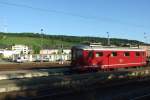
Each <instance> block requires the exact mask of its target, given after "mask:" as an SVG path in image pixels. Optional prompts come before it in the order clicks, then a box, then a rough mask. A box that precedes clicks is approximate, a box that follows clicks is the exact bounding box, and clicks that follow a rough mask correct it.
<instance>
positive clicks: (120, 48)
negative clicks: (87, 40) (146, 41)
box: [73, 45, 145, 51]
mask: <svg viewBox="0 0 150 100" xmlns="http://www.w3.org/2000/svg"><path fill="white" fill-rule="evenodd" d="M73 48H77V49H82V50H108V51H110V50H111V51H145V49H141V48H129V47H110V46H87V45H77V46H73Z"/></svg>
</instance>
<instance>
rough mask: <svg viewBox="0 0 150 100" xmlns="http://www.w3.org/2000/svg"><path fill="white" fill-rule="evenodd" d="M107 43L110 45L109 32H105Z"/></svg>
mask: <svg viewBox="0 0 150 100" xmlns="http://www.w3.org/2000/svg"><path fill="white" fill-rule="evenodd" d="M107 45H108V46H110V38H109V32H107Z"/></svg>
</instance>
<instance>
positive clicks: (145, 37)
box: [144, 32, 147, 43]
mask: <svg viewBox="0 0 150 100" xmlns="http://www.w3.org/2000/svg"><path fill="white" fill-rule="evenodd" d="M144 39H145V43H146V42H147V36H146V33H145V32H144Z"/></svg>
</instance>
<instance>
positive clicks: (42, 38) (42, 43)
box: [41, 29, 43, 63]
mask: <svg viewBox="0 0 150 100" xmlns="http://www.w3.org/2000/svg"><path fill="white" fill-rule="evenodd" d="M41 38H42V39H41V50H42V49H43V29H41ZM42 62H43V55H42V54H41V63H42Z"/></svg>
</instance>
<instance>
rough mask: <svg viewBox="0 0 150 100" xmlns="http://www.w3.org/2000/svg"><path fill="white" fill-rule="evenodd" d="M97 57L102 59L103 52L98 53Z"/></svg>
mask: <svg viewBox="0 0 150 100" xmlns="http://www.w3.org/2000/svg"><path fill="white" fill-rule="evenodd" d="M95 56H96V57H101V56H103V52H96V55H95Z"/></svg>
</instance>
